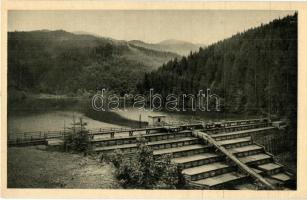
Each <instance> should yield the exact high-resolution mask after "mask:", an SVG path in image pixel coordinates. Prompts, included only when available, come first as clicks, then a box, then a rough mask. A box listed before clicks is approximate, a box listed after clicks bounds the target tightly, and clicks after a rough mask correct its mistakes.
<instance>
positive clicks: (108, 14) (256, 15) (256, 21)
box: [8, 10, 294, 44]
mask: <svg viewBox="0 0 307 200" xmlns="http://www.w3.org/2000/svg"><path fill="white" fill-rule="evenodd" d="M293 13H294V11H235V10H233V11H221V10H197V11H195V10H194V11H185V10H181V11H180V10H176V11H175V10H173V11H172V10H168V11H154V10H152V11H151V10H148V11H110V10H108V11H103V10H101V11H9V18H8V30H9V31H16V30H17V31H30V30H41V29H49V30H58V29H63V30H66V31H69V32H76V31H85V32H89V33H94V34H97V35H100V36H104V37H111V38H114V39H119V40H142V41H145V42H150V43H156V42H160V41H162V40H166V39H177V40H184V41H188V42H193V43H202V44H211V43H213V42H216V41H218V40H221V39H224V38H227V37H230V36H231V35H233V34H235V33H237V32H241V31H244V30H247V29H249V28H251V27H255V26H259V25H260V24H261V23H268V22H270V21H272V20H273V19H276V18H279V17H280V18H281V17H283V16H286V15H289V14H293Z"/></svg>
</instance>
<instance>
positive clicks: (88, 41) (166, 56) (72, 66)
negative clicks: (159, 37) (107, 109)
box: [8, 30, 178, 94]
mask: <svg viewBox="0 0 307 200" xmlns="http://www.w3.org/2000/svg"><path fill="white" fill-rule="evenodd" d="M176 56H178V55H177V54H174V53H169V52H161V51H154V50H150V49H146V48H140V47H137V46H134V45H131V44H129V43H128V42H126V41H117V40H113V39H108V38H102V37H96V36H93V35H86V34H73V33H69V32H66V31H62V30H58V31H48V30H42V31H31V32H9V33H8V84H9V87H10V88H15V89H18V90H29V91H32V92H46V93H53V94H54V93H75V92H76V91H78V90H93V91H95V90H100V89H102V88H106V89H108V90H112V91H113V92H115V93H125V92H131V91H135V85H136V82H137V80H138V79H139V78H141V77H143V75H144V73H145V72H148V71H151V70H153V69H157V68H158V67H159V66H161V65H162V64H163V63H164V62H167V61H168V60H170V59H172V58H174V57H176Z"/></svg>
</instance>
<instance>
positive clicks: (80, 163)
mask: <svg viewBox="0 0 307 200" xmlns="http://www.w3.org/2000/svg"><path fill="white" fill-rule="evenodd" d="M114 173H115V169H114V168H113V166H112V165H108V164H105V163H99V162H98V161H97V160H95V159H93V158H91V157H83V156H81V155H78V154H70V153H64V152H56V151H47V150H43V146H40V147H15V148H9V149H8V187H9V188H91V189H94V188H106V189H107V188H112V189H115V188H120V185H119V183H118V182H117V180H116V178H115V174H114Z"/></svg>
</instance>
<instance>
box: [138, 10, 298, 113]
mask: <svg viewBox="0 0 307 200" xmlns="http://www.w3.org/2000/svg"><path fill="white" fill-rule="evenodd" d="M138 88H139V90H140V91H141V92H146V91H148V90H149V89H150V88H153V89H154V90H155V92H157V93H161V94H162V95H163V96H166V95H167V94H170V93H174V94H183V93H188V94H197V92H198V90H200V89H203V90H206V88H210V89H211V90H212V91H213V92H214V93H215V94H217V95H219V96H220V97H221V98H222V106H223V111H226V112H235V113H244V112H246V113H247V112H248V113H268V112H270V113H271V114H277V115H279V116H284V115H287V116H288V117H290V118H291V117H292V116H293V117H296V108H297V14H294V15H293V16H287V17H285V18H283V19H277V20H274V21H272V22H271V23H269V24H266V25H261V26H260V27H257V28H252V29H250V30H247V31H246V32H243V33H238V34H236V35H234V36H232V37H231V38H228V39H225V40H223V41H220V42H217V43H216V44H213V45H210V46H208V47H207V48H201V49H200V50H199V52H197V53H192V54H190V55H189V56H187V57H183V58H182V59H180V60H178V59H174V60H172V61H170V62H168V63H167V64H164V65H163V66H162V67H161V68H159V69H158V70H157V71H154V72H150V73H147V74H145V77H144V79H143V81H142V82H141V83H140V84H139V85H138Z"/></svg>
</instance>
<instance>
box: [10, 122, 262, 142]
mask: <svg viewBox="0 0 307 200" xmlns="http://www.w3.org/2000/svg"><path fill="white" fill-rule="evenodd" d="M266 120H267V119H251V120H236V121H224V122H204V121H199V120H193V121H169V122H167V123H165V122H164V123H163V124H160V125H151V126H146V127H143V128H123V127H119V128H118V127H109V128H106V127H105V128H97V129H91V130H88V134H89V135H90V136H91V137H92V138H93V137H94V136H96V135H110V137H114V136H115V134H117V133H129V136H131V135H133V132H138V131H146V133H149V131H151V130H159V129H161V128H172V127H177V128H178V127H182V126H183V127H184V126H186V127H189V126H194V127H195V126H200V125H201V126H205V127H206V128H208V129H215V128H220V127H229V126H239V125H240V126H242V125H248V124H249V125H251V124H256V123H261V122H264V121H266ZM71 132H72V131H70V130H58V131H33V132H23V133H9V134H8V143H9V144H10V143H11V144H16V143H23V142H31V141H38V140H47V139H53V138H63V137H65V136H66V135H67V134H70V133H71Z"/></svg>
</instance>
